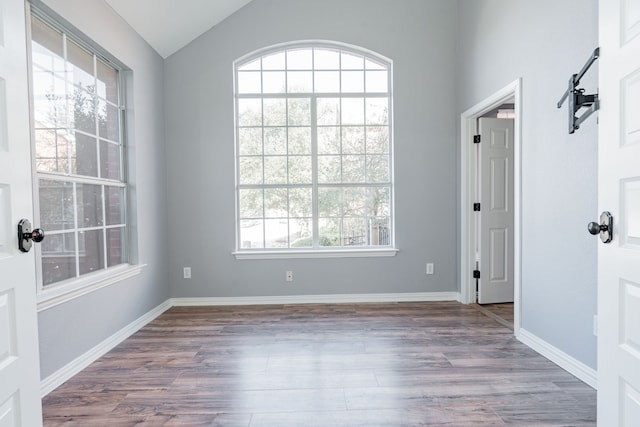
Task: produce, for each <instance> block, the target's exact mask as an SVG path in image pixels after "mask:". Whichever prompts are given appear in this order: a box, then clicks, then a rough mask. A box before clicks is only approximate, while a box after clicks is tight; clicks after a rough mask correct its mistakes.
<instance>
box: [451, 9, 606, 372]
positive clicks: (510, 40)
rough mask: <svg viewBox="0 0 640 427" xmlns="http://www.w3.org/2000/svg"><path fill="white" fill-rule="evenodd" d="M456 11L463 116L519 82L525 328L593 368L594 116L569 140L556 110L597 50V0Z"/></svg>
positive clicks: (590, 82)
mask: <svg viewBox="0 0 640 427" xmlns="http://www.w3.org/2000/svg"><path fill="white" fill-rule="evenodd" d="M458 8H459V13H458V25H457V27H458V38H459V43H458V77H459V79H458V83H459V85H458V89H459V91H458V110H459V112H462V111H465V110H466V109H468V108H469V107H471V106H473V105H474V104H476V103H478V102H480V101H481V100H483V99H484V98H486V97H488V96H489V95H491V94H492V93H494V92H496V91H497V90H499V89H501V88H502V87H504V86H506V85H507V84H509V83H511V82H512V81H514V80H515V79H516V78H518V77H522V84H523V85H522V88H523V89H522V91H523V95H522V100H523V107H522V327H523V328H524V329H526V330H527V331H529V332H531V333H533V334H535V335H537V336H538V337H540V338H542V339H544V340H545V341H547V342H549V343H550V344H552V345H554V346H555V347H557V348H559V349H560V350H562V351H564V352H565V353H567V354H569V355H571V356H573V357H574V358H576V359H578V360H579V361H581V362H583V363H585V364H587V365H588V366H590V367H592V368H594V369H595V367H596V337H595V336H593V333H592V331H593V326H592V325H593V323H592V319H593V315H594V314H596V259H597V253H596V252H597V239H596V238H594V237H592V236H590V235H589V234H588V233H587V230H586V224H587V223H588V222H589V221H593V220H594V219H595V218H597V216H598V213H597V194H596V189H597V126H596V119H597V117H596V116H592V117H591V118H589V120H588V121H587V122H585V123H584V125H583V127H582V128H581V129H580V130H579V131H577V133H575V134H574V135H568V133H567V106H566V103H565V105H564V107H563V109H562V110H558V109H556V102H557V101H558V100H559V98H560V96H561V95H562V93H563V92H564V91H565V90H566V88H567V81H568V79H569V77H570V76H571V74H573V73H577V72H578V71H579V70H580V69H581V68H582V66H583V64H584V63H585V61H586V60H587V58H588V57H589V56H590V55H591V52H592V51H593V49H594V48H596V47H597V45H598V32H597V16H598V15H597V12H598V7H597V1H596V0H588V1H585V0H556V1H545V2H540V1H525V0H517V1H505V0H460V1H459V6H458ZM595 82H597V66H596V67H594V68H592V70H590V71H589V74H588V75H587V76H586V77H585V79H584V84H585V86H586V87H587V89H588V92H589V93H591V92H594V91H595V90H596V84H595Z"/></svg>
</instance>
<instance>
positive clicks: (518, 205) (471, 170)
mask: <svg viewBox="0 0 640 427" xmlns="http://www.w3.org/2000/svg"><path fill="white" fill-rule="evenodd" d="M509 100H513V103H514V110H515V117H514V135H513V140H514V147H513V206H514V212H513V215H514V228H513V233H514V235H513V251H514V254H513V255H514V257H513V263H514V265H513V302H514V304H513V305H514V325H513V332H514V335H518V332H519V330H520V325H521V321H520V314H521V298H520V297H521V280H520V279H521V277H520V276H521V228H522V150H521V149H522V137H521V132H522V131H521V129H522V78H518V79H516V80H514V81H513V82H511V83H509V84H508V85H507V86H505V87H503V88H502V89H500V90H499V91H497V92H495V93H494V94H493V95H491V96H489V97H488V98H485V99H484V100H482V101H480V102H479V103H477V104H476V105H474V106H473V107H471V108H469V109H468V110H466V111H465V112H464V113H462V114H461V115H460V126H461V129H460V228H461V230H460V301H461V302H462V303H464V304H472V303H475V302H476V283H475V279H474V278H473V277H472V274H471V273H472V271H473V270H474V269H475V268H476V267H475V262H476V259H475V258H476V254H475V235H476V221H475V215H474V213H473V210H472V209H471V207H472V206H473V203H474V202H477V200H475V188H476V185H477V179H478V174H477V173H478V171H477V168H476V164H475V146H474V144H473V142H472V141H473V135H475V134H476V132H477V119H478V118H480V117H481V116H483V115H484V114H486V113H488V112H490V111H491V110H493V109H495V108H497V107H499V106H500V105H501V104H504V103H505V102H507V101H509Z"/></svg>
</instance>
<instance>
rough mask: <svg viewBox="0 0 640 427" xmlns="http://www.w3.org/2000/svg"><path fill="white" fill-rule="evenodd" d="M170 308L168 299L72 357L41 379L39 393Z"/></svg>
mask: <svg viewBox="0 0 640 427" xmlns="http://www.w3.org/2000/svg"><path fill="white" fill-rule="evenodd" d="M169 308H171V304H170V302H169V300H167V301H165V302H164V303H162V304H160V305H159V306H157V307H156V308H154V309H152V310H151V311H149V312H147V313H146V314H143V315H142V316H140V317H139V318H138V319H136V320H134V321H133V322H131V323H129V324H128V325H127V326H125V327H124V328H122V329H120V330H119V331H118V332H116V333H115V334H113V335H111V336H110V337H109V338H107V339H106V340H104V341H102V342H101V343H99V344H98V345H96V346H95V347H93V348H91V349H90V350H89V351H87V352H86V353H84V354H81V355H80V356H78V357H76V358H75V359H73V360H72V361H71V362H69V363H67V364H66V365H65V366H63V367H62V368H60V369H58V370H57V371H56V372H54V373H53V374H51V375H49V376H48V377H47V378H45V379H43V380H42V381H41V382H40V394H41V396H42V397H44V396H46V395H47V394H49V393H51V392H52V391H53V390H55V389H56V388H57V387H59V386H60V385H62V384H63V383H64V382H65V381H67V380H69V379H71V377H73V376H74V375H76V374H77V373H79V372H80V371H82V370H83V369H85V368H86V367H88V366H89V365H91V364H92V363H93V362H95V361H96V360H97V359H99V358H100V357H102V356H104V355H105V354H106V353H108V352H109V351H111V350H112V349H113V348H114V347H115V346H117V345H118V344H120V343H121V342H122V341H124V340H126V339H127V338H129V337H130V336H131V335H133V334H134V333H136V332H137V331H138V330H140V329H141V328H142V327H143V326H145V325H146V324H147V323H149V322H151V321H152V320H153V319H155V318H156V317H158V316H160V315H161V314H162V313H164V312H165V311H167V310H168V309H169Z"/></svg>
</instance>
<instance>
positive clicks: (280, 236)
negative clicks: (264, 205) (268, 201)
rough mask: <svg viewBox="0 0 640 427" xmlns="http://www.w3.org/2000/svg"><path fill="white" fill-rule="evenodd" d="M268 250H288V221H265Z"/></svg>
mask: <svg viewBox="0 0 640 427" xmlns="http://www.w3.org/2000/svg"><path fill="white" fill-rule="evenodd" d="M264 235H265V247H266V248H286V247H288V246H289V221H288V220H286V219H266V220H265V221H264Z"/></svg>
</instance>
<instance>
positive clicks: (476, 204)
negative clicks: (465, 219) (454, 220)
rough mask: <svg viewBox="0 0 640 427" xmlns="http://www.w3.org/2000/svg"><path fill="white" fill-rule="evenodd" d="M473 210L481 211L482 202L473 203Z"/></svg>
mask: <svg viewBox="0 0 640 427" xmlns="http://www.w3.org/2000/svg"><path fill="white" fill-rule="evenodd" d="M473 211H474V212H480V203H474V204H473Z"/></svg>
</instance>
